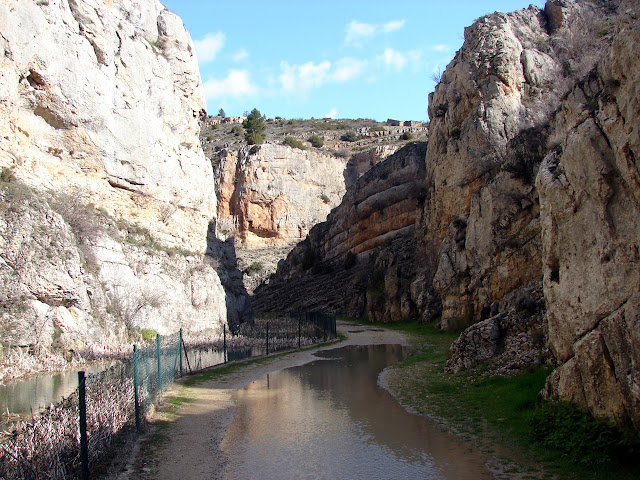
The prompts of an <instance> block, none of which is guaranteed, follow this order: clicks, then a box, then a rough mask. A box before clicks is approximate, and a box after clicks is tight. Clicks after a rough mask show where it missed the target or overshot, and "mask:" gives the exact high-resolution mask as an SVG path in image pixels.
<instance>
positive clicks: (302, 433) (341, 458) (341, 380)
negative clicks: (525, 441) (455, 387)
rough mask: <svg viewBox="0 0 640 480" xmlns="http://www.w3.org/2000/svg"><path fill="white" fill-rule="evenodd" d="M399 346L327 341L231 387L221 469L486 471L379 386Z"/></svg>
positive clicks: (428, 474)
mask: <svg viewBox="0 0 640 480" xmlns="http://www.w3.org/2000/svg"><path fill="white" fill-rule="evenodd" d="M405 354H406V351H405V350H404V349H403V347H401V346H399V345H372V346H350V347H343V348H339V349H334V350H328V351H324V352H320V353H319V354H318V355H322V357H323V359H319V360H317V361H315V362H312V363H310V364H307V365H304V366H301V367H294V368H290V369H286V370H282V371H279V372H276V373H272V374H269V375H267V377H265V378H263V379H261V380H258V381H255V382H253V383H251V384H250V385H249V386H247V387H246V388H244V389H242V390H238V391H236V392H235V393H234V401H235V404H236V410H235V412H234V417H233V420H232V422H231V424H230V425H229V428H228V429H227V432H226V434H225V437H224V439H223V442H222V445H221V447H222V449H223V451H224V452H225V453H226V454H227V456H228V457H229V460H230V461H229V463H228V465H227V467H226V469H225V472H224V473H225V476H224V478H227V479H237V478H242V479H253V478H255V479H258V478H259V479H280V478H300V479H335V478H350V479H389V478H394V479H400V478H408V479H417V478H424V479H474V480H475V479H485V478H487V479H488V478H491V476H490V475H489V473H488V471H487V469H486V467H485V466H484V461H483V458H482V456H481V455H480V454H479V453H478V452H476V451H473V450H471V449H470V447H469V446H468V445H467V444H464V443H462V442H461V441H460V440H458V439H456V438H454V437H452V436H451V435H448V434H446V433H444V432H442V431H440V430H439V429H438V428H437V427H435V426H433V425H432V424H431V423H430V422H429V421H428V420H427V419H425V418H424V417H420V416H417V415H412V414H410V413H408V412H407V411H406V410H405V409H404V408H402V407H401V406H400V405H399V404H398V403H397V402H396V401H395V400H394V399H393V397H392V396H391V395H390V394H389V393H388V392H387V391H386V390H384V389H382V388H381V387H379V386H378V385H377V378H378V375H379V373H380V372H381V371H382V370H383V369H384V368H385V367H386V366H387V365H390V364H393V363H395V362H397V361H399V360H400V359H402V358H403V357H404V356H405Z"/></svg>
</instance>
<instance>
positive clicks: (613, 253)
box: [256, 0, 640, 429]
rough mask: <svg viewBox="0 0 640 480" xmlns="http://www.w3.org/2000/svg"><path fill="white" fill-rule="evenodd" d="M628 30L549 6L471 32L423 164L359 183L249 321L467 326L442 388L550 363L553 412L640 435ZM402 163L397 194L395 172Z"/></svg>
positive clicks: (633, 58) (449, 79) (290, 261)
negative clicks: (311, 314) (362, 319)
mask: <svg viewBox="0 0 640 480" xmlns="http://www.w3.org/2000/svg"><path fill="white" fill-rule="evenodd" d="M639 18H640V15H639V13H638V8H637V6H636V5H635V4H634V2H631V1H621V2H619V4H618V2H604V1H602V2H600V1H596V2H587V1H576V2H569V1H564V0H555V1H549V2H547V4H546V6H545V9H544V10H540V9H538V8H537V7H535V6H531V7H529V8H528V9H526V10H521V11H518V12H514V13H510V14H505V13H501V12H496V13H494V14H491V15H487V16H485V17H482V18H480V19H478V20H477V21H476V22H475V23H474V24H473V25H472V26H471V27H469V28H467V29H466V30H465V41H464V44H463V46H462V48H461V49H460V50H459V51H458V52H457V53H456V56H455V58H454V60H453V61H452V62H451V63H450V64H449V65H448V67H447V69H446V70H445V72H444V73H443V75H442V79H441V82H440V83H439V84H438V85H437V86H436V89H435V92H434V93H433V94H431V95H430V98H429V114H430V118H431V123H430V134H429V143H428V147H427V149H426V152H424V153H420V152H414V153H412V154H409V151H408V150H401V151H400V152H398V153H397V154H396V155H394V156H392V157H390V158H389V159H387V160H385V161H383V162H381V163H379V164H378V165H376V166H374V167H373V168H372V169H371V170H370V171H369V172H367V173H366V174H365V175H363V176H362V177H361V178H360V180H359V181H358V183H357V187H356V189H357V191H354V192H351V193H350V192H349V191H348V193H347V195H345V197H344V199H343V203H342V204H341V205H340V206H339V207H337V208H336V209H335V210H334V212H332V213H331V214H330V215H329V217H328V218H327V222H326V223H323V224H321V225H319V226H316V227H314V228H313V229H312V230H311V231H310V234H309V236H308V237H307V238H306V239H305V240H304V241H303V242H301V243H300V244H299V245H298V246H297V247H296V248H295V249H294V250H293V251H292V253H291V254H290V255H289V257H288V258H287V260H286V262H283V264H282V265H281V266H280V268H279V269H278V272H277V273H276V275H275V276H273V277H272V278H271V279H270V280H269V284H268V285H264V286H262V287H260V288H258V289H257V290H256V307H257V308H258V309H294V310H295V309H302V308H307V309H309V308H315V309H324V310H329V311H338V312H342V313H348V314H351V315H368V316H369V318H370V319H372V320H384V321H390V320H399V319H402V318H414V319H415V318H417V319H420V320H422V321H429V320H432V319H434V318H439V320H438V326H439V327H440V328H443V329H450V330H455V329H462V328H464V327H466V326H469V325H471V326H470V327H469V328H468V329H467V330H465V331H464V332H463V334H462V335H461V337H460V340H459V341H458V342H456V344H455V345H454V347H453V349H452V357H451V359H450V361H449V362H448V364H447V369H448V370H449V371H457V370H459V369H462V368H469V367H472V366H474V365H477V364H478V363H483V362H486V361H491V360H495V361H497V364H496V366H495V369H496V371H499V372H501V373H508V372H510V371H513V370H518V369H521V368H525V367H526V366H528V365H534V364H540V363H554V362H557V364H558V365H559V366H558V368H557V369H556V370H555V371H554V373H553V374H552V375H551V376H550V378H549V380H548V384H547V387H546V393H547V395H549V396H559V397H560V398H562V399H567V400H571V401H574V402H576V403H578V404H580V405H582V406H584V407H585V408H587V409H589V410H590V411H591V412H592V413H594V414H595V415H597V416H598V415H609V416H612V417H615V418H617V419H623V418H625V417H626V418H630V419H631V420H632V421H633V423H634V424H635V426H636V429H638V427H639V426H640V408H639V406H640V394H639V393H638V392H639V391H640V381H639V380H638V379H639V378H640V370H638V365H639V364H640V363H639V361H638V359H639V358H640V350H639V345H640V339H639V338H638V328H639V325H638V315H637V309H638V305H639V303H638V298H640V297H639V295H640V292H639V290H640V278H639V277H638V275H639V274H638V260H639V258H638V257H639V254H638V252H639V251H640V246H639V245H638V238H640V237H639V235H638V234H639V233H640V232H638V227H637V223H638V222H637V218H638V213H639V212H638V200H639V199H640V197H639V195H638V186H639V185H640V177H639V173H638V165H637V158H638V149H639V148H640V140H639V133H638V125H640V118H639V117H640V108H639V107H638V102H637V98H638V93H639V91H638V88H639V85H640V78H638V75H637V73H636V72H638V71H640V68H639V66H640V65H639V60H640V57H639V56H638V51H639V50H638V45H639V42H638V38H639V37H638V31H639V30H638V28H639V27H638V25H639V22H638V19H639ZM413 154H417V155H418V156H420V155H423V159H422V162H421V163H424V165H422V166H420V167H418V166H417V165H416V166H415V169H414V170H412V172H413V174H414V175H417V176H419V179H418V181H414V182H413V183H411V187H410V188H409V191H411V192H414V193H413V194H409V193H406V192H404V193H401V192H402V190H403V189H404V188H406V186H403V187H400V184H398V183H397V182H396V179H397V178H398V177H396V176H394V175H393V174H392V171H393V172H395V171H397V172H398V175H402V174H401V173H400V172H402V171H403V169H402V168H399V167H391V165H393V163H394V162H398V161H400V160H399V159H400V158H401V157H402V156H403V155H409V156H411V155H413ZM409 163H411V162H409ZM407 165H408V164H407ZM405 167H406V165H405ZM412 168H414V167H409V169H412ZM369 175H371V176H369ZM374 176H375V178H374ZM358 192H359V193H358ZM396 194H397V195H396ZM414 207H415V209H414ZM386 215H388V216H386ZM365 219H366V221H365ZM391 219H393V220H392V221H391ZM409 219H411V220H409ZM405 229H406V230H405ZM276 298H277V300H278V301H277V302H272V301H270V300H269V299H276ZM308 298H311V299H312V300H309V301H307V300H302V299H308Z"/></svg>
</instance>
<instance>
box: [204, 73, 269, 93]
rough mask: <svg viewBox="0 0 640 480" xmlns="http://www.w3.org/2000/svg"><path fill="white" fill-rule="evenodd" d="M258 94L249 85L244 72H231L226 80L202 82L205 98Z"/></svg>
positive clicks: (247, 76) (255, 89)
mask: <svg viewBox="0 0 640 480" xmlns="http://www.w3.org/2000/svg"><path fill="white" fill-rule="evenodd" d="M256 93H258V88H257V87H256V86H255V85H253V84H252V83H251V79H250V78H249V72H247V71H246V70H231V71H230V72H229V74H228V75H227V76H226V78H223V79H221V80H217V79H215V78H211V79H209V80H207V81H206V82H204V94H205V96H206V98H208V99H213V98H221V97H247V96H251V95H255V94H256Z"/></svg>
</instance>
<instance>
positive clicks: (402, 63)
mask: <svg viewBox="0 0 640 480" xmlns="http://www.w3.org/2000/svg"><path fill="white" fill-rule="evenodd" d="M421 59H422V51H420V50H410V51H408V52H399V51H397V50H394V49H393V48H386V49H385V50H384V52H383V53H382V55H379V56H378V60H379V61H380V62H382V63H383V64H384V66H385V67H386V68H387V69H389V70H396V71H400V70H404V69H405V68H406V67H409V66H412V67H414V68H416V67H419V65H420V61H421Z"/></svg>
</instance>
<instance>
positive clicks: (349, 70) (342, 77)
mask: <svg viewBox="0 0 640 480" xmlns="http://www.w3.org/2000/svg"><path fill="white" fill-rule="evenodd" d="M366 66H367V61H366V60H358V59H357V58H341V59H340V60H338V61H337V62H336V65H335V70H334V71H333V72H332V74H331V80H332V81H334V82H336V83H343V82H348V81H349V80H352V79H354V78H358V77H359V76H360V75H362V72H363V71H364V69H365V68H366Z"/></svg>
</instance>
